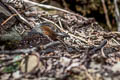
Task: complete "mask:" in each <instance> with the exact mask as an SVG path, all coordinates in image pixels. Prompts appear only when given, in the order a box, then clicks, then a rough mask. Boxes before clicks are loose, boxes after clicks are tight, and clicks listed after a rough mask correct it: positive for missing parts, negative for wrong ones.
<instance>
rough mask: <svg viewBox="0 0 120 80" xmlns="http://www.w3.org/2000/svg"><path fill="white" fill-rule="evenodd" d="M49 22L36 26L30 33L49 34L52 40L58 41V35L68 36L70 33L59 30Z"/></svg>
mask: <svg viewBox="0 0 120 80" xmlns="http://www.w3.org/2000/svg"><path fill="white" fill-rule="evenodd" d="M52 27H53V26H51V25H49V24H47V25H46V24H40V26H39V27H34V28H33V29H32V30H31V32H30V33H42V34H44V35H46V36H48V37H49V38H50V39H51V40H53V41H57V40H58V37H68V34H65V33H62V32H57V31H55V30H54V29H53V28H52Z"/></svg>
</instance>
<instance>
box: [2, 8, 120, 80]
mask: <svg viewBox="0 0 120 80" xmlns="http://www.w3.org/2000/svg"><path fill="white" fill-rule="evenodd" d="M11 9H12V8H11ZM13 11H14V9H13ZM12 15H15V17H14V16H13V18H15V22H14V26H13V20H11V19H12V18H10V17H9V18H6V19H4V18H3V20H2V19H1V22H0V23H1V25H2V26H0V27H1V28H0V79H1V80H8V79H9V80H10V79H11V80H13V79H26V80H27V79H28V80H30V79H34V80H58V79H59V80H119V79H120V77H119V75H120V62H119V61H120V32H108V31H105V30H104V29H103V28H102V27H101V26H100V25H99V24H98V23H97V22H96V21H95V19H94V18H86V17H83V16H81V15H79V14H76V13H72V12H64V11H57V13H56V14H50V13H49V12H47V11H41V10H37V11H36V12H35V11H26V12H25V13H22V12H21V13H20V12H19V11H18V13H17V12H16V13H15V14H12ZM20 16H22V18H21V17H20ZM0 17H1V16H0ZM2 17H4V16H2ZM8 19H9V20H8ZM21 20H23V21H21ZM11 24H12V25H11ZM11 26H12V27H11Z"/></svg>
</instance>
